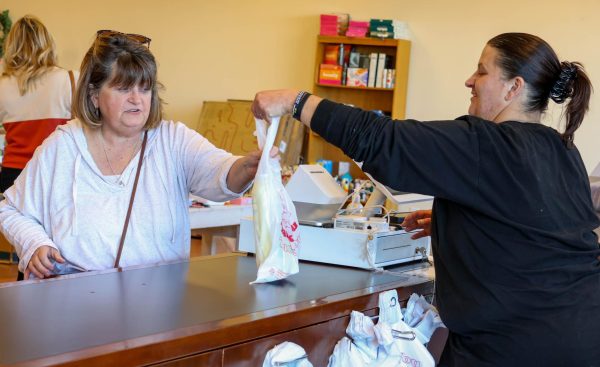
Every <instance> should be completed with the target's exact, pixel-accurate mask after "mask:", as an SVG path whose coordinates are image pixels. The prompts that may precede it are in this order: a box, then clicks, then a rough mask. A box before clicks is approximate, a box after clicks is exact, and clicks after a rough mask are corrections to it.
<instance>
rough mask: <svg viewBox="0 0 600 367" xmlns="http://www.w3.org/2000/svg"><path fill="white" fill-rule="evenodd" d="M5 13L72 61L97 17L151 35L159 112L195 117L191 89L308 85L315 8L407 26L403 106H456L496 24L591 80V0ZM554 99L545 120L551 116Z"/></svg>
mask: <svg viewBox="0 0 600 367" xmlns="http://www.w3.org/2000/svg"><path fill="white" fill-rule="evenodd" d="M3 9H9V10H10V12H11V15H12V18H13V20H16V19H17V18H18V17H20V16H22V15H24V14H28V13H30V14H34V15H37V16H38V17H40V18H41V19H42V21H44V22H45V23H46V25H47V26H48V28H49V29H50V31H51V32H52V34H53V35H54V37H55V40H56V43H57V46H58V49H59V57H60V61H61V64H62V65H63V66H65V67H67V68H78V66H79V62H80V60H81V58H82V56H83V54H84V52H85V51H86V50H87V48H88V47H89V45H90V44H91V42H92V40H93V38H94V35H95V31H96V30H98V29H106V28H108V29H116V30H120V31H124V32H132V33H141V34H145V35H148V36H149V37H151V38H152V45H151V50H152V51H153V52H154V54H155V55H156V57H157V59H158V61H159V78H160V80H161V81H162V82H163V83H164V84H165V86H166V91H165V93H164V95H163V96H164V97H165V99H166V101H167V102H168V103H169V104H168V106H167V113H168V115H169V117H170V118H172V119H177V120H182V121H184V122H186V123H187V124H188V125H189V126H192V127H193V126H195V125H196V124H197V121H198V118H199V115H200V109H201V104H202V101H205V100H224V99H227V98H234V99H251V98H252V97H253V96H254V93H255V92H256V91H258V90H261V89H272V88H284V87H294V88H303V89H307V90H310V89H311V88H312V75H313V64H314V58H315V55H314V53H315V37H316V34H317V33H318V28H319V18H318V15H319V14H320V13H324V12H331V11H337V12H346V13H350V15H351V16H352V17H353V18H354V19H358V20H368V19H369V18H394V19H399V20H404V21H407V22H408V23H409V26H410V28H411V31H412V33H413V47H412V51H413V53H412V58H411V66H410V80H409V91H408V104H407V117H411V118H417V119H422V120H428V119H449V118H454V117H456V116H459V115H462V114H465V113H466V109H467V106H468V103H469V91H468V90H467V89H466V88H465V87H464V81H465V79H466V78H467V77H468V76H469V75H470V74H471V73H472V72H473V70H474V69H475V66H476V63H477V60H478V57H479V54H480V52H481V49H482V48H483V45H484V44H485V42H486V41H487V40H488V39H490V38H491V37H493V36H494V35H496V34H498V33H502V32H512V31H523V32H529V33H534V34H537V35H539V36H541V37H542V38H544V39H546V40H547V41H548V42H549V43H550V44H551V45H552V46H553V47H554V48H555V50H556V51H557V53H558V54H559V56H560V57H561V58H563V59H567V60H570V61H581V62H583V63H584V65H585V66H586V68H587V70H588V72H589V74H590V77H591V79H592V83H593V84H594V85H596V87H597V88H600V48H599V47H597V42H594V41H595V39H594V37H596V36H597V35H598V34H600V21H598V14H600V2H599V1H598V0H571V1H569V2H564V1H556V0H547V1H544V2H543V4H542V3H541V2H539V1H534V0H505V1H502V2H499V1H492V0H454V1H447V0H419V1H408V0H374V1H365V0H331V1H320V0H303V1H290V0H278V1H275V0H254V1H246V0H238V1H235V0H218V1H205V0H171V1H164V0H147V1H143V2H141V1H126V0H103V1H94V2H92V1H78V0H54V1H47V0H2V2H1V3H0V10H3ZM560 112H561V110H560V108H559V109H551V110H550V113H549V115H550V116H549V118H548V119H547V122H548V123H549V124H550V125H552V126H557V123H556V121H557V118H558V116H559V115H560ZM599 120H600V96H598V95H596V96H594V97H593V100H592V103H591V106H590V113H589V114H588V116H587V118H586V120H585V121H584V123H583V126H582V127H581V128H580V130H579V131H578V133H577V134H576V139H575V142H576V144H577V145H578V147H579V149H580V151H581V154H582V156H583V159H584V161H585V163H586V166H587V168H588V170H589V171H591V170H592V169H593V168H594V166H595V165H596V163H598V162H599V161H600V144H599V143H598V142H597V140H598V137H600V121H599Z"/></svg>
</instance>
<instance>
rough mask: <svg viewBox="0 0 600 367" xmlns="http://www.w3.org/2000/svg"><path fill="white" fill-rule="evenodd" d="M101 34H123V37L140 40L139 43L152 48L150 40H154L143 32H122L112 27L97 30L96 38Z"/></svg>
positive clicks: (110, 35)
mask: <svg viewBox="0 0 600 367" xmlns="http://www.w3.org/2000/svg"><path fill="white" fill-rule="evenodd" d="M100 36H106V37H112V36H123V37H127V38H129V39H130V40H132V41H135V42H138V43H139V44H142V45H147V46H148V48H150V41H152V39H151V38H150V37H146V36H142V35H141V34H135V33H122V32H119V31H112V30H110V29H101V30H99V31H98V32H96V38H98V37H100Z"/></svg>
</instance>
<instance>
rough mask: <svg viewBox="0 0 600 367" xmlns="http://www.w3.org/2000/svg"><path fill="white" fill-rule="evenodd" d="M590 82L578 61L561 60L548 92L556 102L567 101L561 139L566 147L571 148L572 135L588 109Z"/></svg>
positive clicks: (590, 90) (590, 91) (590, 92)
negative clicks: (554, 79) (559, 69)
mask: <svg viewBox="0 0 600 367" xmlns="http://www.w3.org/2000/svg"><path fill="white" fill-rule="evenodd" d="M591 94H592V83H591V82H590V79H589V78H588V76H587V74H586V73H585V71H584V70H583V65H581V63H579V62H568V61H563V62H562V63H561V71H560V74H559V76H558V79H557V80H556V82H555V83H554V86H553V87H552V90H551V92H550V98H551V99H552V100H553V101H554V102H556V103H558V104H561V103H564V102H565V101H566V100H567V99H570V100H569V102H568V103H567V108H566V111H565V115H566V120H567V125H566V127H565V131H564V132H563V133H562V134H561V139H562V141H563V142H564V143H565V145H566V146H567V147H568V148H572V147H573V146H574V145H573V139H574V137H573V135H574V134H575V131H576V130H577V129H578V128H579V126H581V123H582V121H583V117H584V116H585V114H586V112H587V111H588V109H589V102H590V96H591Z"/></svg>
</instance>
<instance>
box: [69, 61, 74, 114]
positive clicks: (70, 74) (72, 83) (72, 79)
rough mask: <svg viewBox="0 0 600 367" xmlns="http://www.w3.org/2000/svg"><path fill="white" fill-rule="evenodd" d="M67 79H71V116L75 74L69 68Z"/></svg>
mask: <svg viewBox="0 0 600 367" xmlns="http://www.w3.org/2000/svg"><path fill="white" fill-rule="evenodd" d="M69 80H70V81H71V117H73V104H74V102H75V75H74V74H73V70H69Z"/></svg>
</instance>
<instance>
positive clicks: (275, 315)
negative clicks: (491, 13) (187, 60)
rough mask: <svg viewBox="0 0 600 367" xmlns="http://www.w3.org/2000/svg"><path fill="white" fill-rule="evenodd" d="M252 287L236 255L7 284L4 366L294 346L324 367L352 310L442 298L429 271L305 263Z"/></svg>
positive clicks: (222, 356)
mask: <svg viewBox="0 0 600 367" xmlns="http://www.w3.org/2000/svg"><path fill="white" fill-rule="evenodd" d="M424 266H426V265H424ZM406 269H407V268H406V267H403V268H400V270H403V271H404V270H406ZM255 277H256V264H255V259H254V258H253V257H245V256H241V255H239V254H237V255H236V254H230V255H225V256H215V257H206V258H197V259H192V260H190V261H186V262H179V263H172V264H164V265H158V266H151V267H140V268H134V269H128V270H124V271H121V272H118V271H116V270H109V271H104V272H98V273H85V274H78V275H72V276H66V277H64V278H56V279H50V280H46V281H25V282H19V283H7V284H4V285H0V341H1V342H0V365H16V366H40V365H64V366H74V365H85V366H111V365H112V366H130V365H150V364H153V365H160V366H187V365H189V366H192V365H195V366H221V365H224V366H259V365H262V361H263V360H264V357H265V355H266V352H267V351H268V350H269V349H271V348H272V347H273V346H275V345H276V344H278V343H281V342H283V341H292V342H295V343H297V344H299V345H301V346H302V347H303V348H305V350H306V351H307V353H308V355H309V359H310V361H311V362H312V363H313V364H314V365H315V366H324V365H326V364H327V358H328V357H329V355H330V354H331V352H332V351H333V347H334V345H335V343H336V342H337V340H339V339H340V338H341V337H342V336H343V335H344V330H345V328H346V326H347V324H348V320H349V314H350V312H351V311H352V310H358V311H362V312H364V313H365V314H367V315H375V314H376V313H377V302H378V293H379V292H381V291H385V290H389V289H397V290H398V293H399V298H400V299H401V300H403V301H404V302H406V300H407V299H408V297H409V296H410V295H411V294H412V293H413V292H415V293H419V294H424V295H431V294H432V292H433V278H432V275H431V271H429V270H428V269H427V268H422V267H421V266H419V267H418V268H417V269H415V270H412V271H407V272H403V273H401V274H396V275H391V274H383V273H374V272H370V271H367V270H361V269H352V268H345V267H337V266H330V265H323V264H316V263H301V264H300V273H299V274H296V275H294V276H291V277H290V278H288V279H287V280H283V281H279V282H275V283H270V284H257V285H249V284H248V283H249V282H250V281H252V280H254V279H255Z"/></svg>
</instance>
